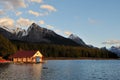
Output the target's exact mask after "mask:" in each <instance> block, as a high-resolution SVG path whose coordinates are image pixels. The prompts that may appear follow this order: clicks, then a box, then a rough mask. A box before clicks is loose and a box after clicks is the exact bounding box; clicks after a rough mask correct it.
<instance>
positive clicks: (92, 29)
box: [0, 0, 120, 48]
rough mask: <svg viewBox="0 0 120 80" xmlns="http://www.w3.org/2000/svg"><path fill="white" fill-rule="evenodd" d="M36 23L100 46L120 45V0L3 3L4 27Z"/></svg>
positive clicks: (19, 0)
mask: <svg viewBox="0 0 120 80" xmlns="http://www.w3.org/2000/svg"><path fill="white" fill-rule="evenodd" d="M33 22H35V23H37V24H38V25H40V26H41V27H45V28H48V29H51V30H54V31H55V32H56V33H58V34H60V35H62V36H64V37H68V36H69V35H70V34H75V35H77V36H79V37H80V38H81V39H82V40H83V41H84V42H85V43H86V44H89V45H93V46H96V47H107V48H109V47H111V46H120V36H119V35H120V0H0V26H6V27H8V28H16V27H19V28H23V29H27V28H28V27H29V26H30V25H31V24H32V23H33Z"/></svg>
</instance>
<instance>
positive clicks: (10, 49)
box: [0, 34, 17, 59]
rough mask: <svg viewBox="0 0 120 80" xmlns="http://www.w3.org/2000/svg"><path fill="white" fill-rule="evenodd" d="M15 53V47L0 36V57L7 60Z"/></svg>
mask: <svg viewBox="0 0 120 80" xmlns="http://www.w3.org/2000/svg"><path fill="white" fill-rule="evenodd" d="M16 51H17V48H16V46H15V45H14V44H12V43H11V42H10V41H9V40H8V39H6V38H4V37H3V36H2V35H1V34H0V56H1V57H3V58H4V59H7V58H8V57H9V56H10V55H11V54H14V53H15V52H16Z"/></svg>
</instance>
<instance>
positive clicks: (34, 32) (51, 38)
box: [0, 23, 83, 46]
mask: <svg viewBox="0 0 120 80" xmlns="http://www.w3.org/2000/svg"><path fill="white" fill-rule="evenodd" d="M0 29H1V30H0V33H1V34H3V36H5V37H6V38H8V39H9V40H17V41H23V42H30V43H49V44H59V45H72V46H83V45H82V44H78V43H76V42H75V41H73V40H72V39H69V38H65V37H63V36H61V35H59V34H57V33H55V32H54V31H52V30H49V29H47V28H43V27H40V26H39V25H37V24H36V23H32V24H31V25H30V27H29V28H28V29H27V30H24V29H20V31H17V32H16V33H15V32H13V33H12V32H8V31H7V30H5V29H3V28H0Z"/></svg>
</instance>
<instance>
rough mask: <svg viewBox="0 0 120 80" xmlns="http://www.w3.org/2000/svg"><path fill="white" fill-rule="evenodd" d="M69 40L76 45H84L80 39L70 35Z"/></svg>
mask: <svg viewBox="0 0 120 80" xmlns="http://www.w3.org/2000/svg"><path fill="white" fill-rule="evenodd" d="M69 39H71V40H73V41H75V42H76V43H78V44H82V45H86V44H85V42H84V41H83V40H82V39H81V38H79V37H78V36H77V35H74V34H71V35H70V36H69Z"/></svg>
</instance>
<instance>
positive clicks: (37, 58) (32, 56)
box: [12, 51, 43, 63]
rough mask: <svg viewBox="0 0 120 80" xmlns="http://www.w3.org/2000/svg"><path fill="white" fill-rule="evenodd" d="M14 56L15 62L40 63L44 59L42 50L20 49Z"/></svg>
mask: <svg viewBox="0 0 120 80" xmlns="http://www.w3.org/2000/svg"><path fill="white" fill-rule="evenodd" d="M12 57H13V62H21V63H22V62H23V63H26V62H28V63H29V62H30V63H39V62H42V61H43V55H42V54H41V52H40V51H18V52H17V53H15V54H14V55H13V56H12Z"/></svg>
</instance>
